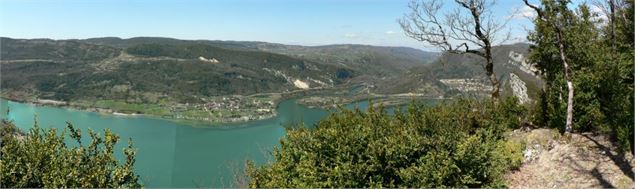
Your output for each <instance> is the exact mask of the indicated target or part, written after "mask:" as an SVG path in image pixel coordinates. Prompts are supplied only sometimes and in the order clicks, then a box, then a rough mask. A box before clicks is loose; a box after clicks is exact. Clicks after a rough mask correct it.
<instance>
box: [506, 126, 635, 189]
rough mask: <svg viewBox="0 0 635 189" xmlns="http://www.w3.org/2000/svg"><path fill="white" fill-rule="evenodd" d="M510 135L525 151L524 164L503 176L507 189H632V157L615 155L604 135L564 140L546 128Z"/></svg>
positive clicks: (573, 135)
mask: <svg viewBox="0 0 635 189" xmlns="http://www.w3.org/2000/svg"><path fill="white" fill-rule="evenodd" d="M512 135H516V136H515V137H516V140H522V141H523V142H524V143H525V144H526V146H527V149H526V150H525V152H524V155H525V162H524V163H523V165H522V166H521V167H520V168H519V169H518V170H515V171H512V172H510V173H508V174H507V175H506V179H507V182H508V186H509V187H510V188H635V185H634V184H633V176H634V173H633V172H634V171H635V169H633V167H635V160H634V159H633V156H632V155H630V154H627V155H625V156H621V155H620V154H618V153H617V152H616V145H613V144H611V143H610V142H609V141H608V140H607V139H606V137H604V136H600V135H594V134H592V133H582V134H572V135H571V138H570V139H565V137H560V136H559V134H557V132H555V131H553V130H548V129H535V130H531V131H524V132H523V131H517V132H514V134H512ZM512 138H514V137H512ZM623 157H624V158H623Z"/></svg>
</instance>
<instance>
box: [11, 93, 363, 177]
mask: <svg viewBox="0 0 635 189" xmlns="http://www.w3.org/2000/svg"><path fill="white" fill-rule="evenodd" d="M346 107H347V108H354V107H359V108H360V109H366V108H367V107H368V101H360V102H356V103H353V104H349V105H347V106H346ZM7 108H9V109H10V113H9V114H8V115H6V110H7ZM0 110H1V112H2V118H4V117H7V116H8V119H10V120H12V121H13V122H14V123H15V124H16V126H17V127H19V128H20V129H22V130H24V131H27V130H28V129H29V128H31V127H33V124H34V118H37V121H38V124H39V126H40V127H43V128H57V129H58V130H63V129H64V128H65V127H66V124H65V122H66V121H69V122H71V123H73V125H75V127H76V128H80V129H82V132H86V130H87V129H88V128H92V129H93V130H95V131H99V132H100V133H102V134H103V130H104V129H105V128H109V129H110V130H112V131H113V132H114V133H116V134H118V135H119V136H120V137H121V140H120V141H119V143H118V147H117V148H118V150H117V154H116V155H117V156H118V157H122V153H121V151H122V150H121V149H123V148H124V147H125V146H126V145H127V139H128V138H132V139H133V142H134V147H135V148H136V149H137V157H136V158H137V161H136V164H135V169H136V171H137V173H138V174H140V175H141V179H142V181H143V183H144V185H145V186H146V187H170V188H174V187H231V186H232V185H231V184H232V183H233V178H234V177H233V175H234V174H235V173H242V170H243V168H244V163H245V160H247V159H250V160H254V161H255V162H256V163H257V164H262V163H264V162H267V161H271V156H270V152H271V149H272V148H273V147H274V146H277V145H278V144H279V140H280V139H281V138H282V137H283V136H284V135H285V130H284V127H283V126H284V125H288V124H289V123H299V122H304V123H305V125H308V126H311V125H313V124H314V123H317V122H318V121H319V120H320V119H322V118H324V117H326V116H327V115H328V112H327V111H325V110H322V109H312V108H307V107H305V106H302V105H299V104H296V103H295V100H286V101H283V102H281V103H280V104H279V105H278V108H277V111H278V115H277V116H276V117H274V118H271V119H267V120H259V121H252V122H246V123H232V124H226V125H222V126H215V127H192V126H189V125H183V124H180V123H176V122H173V121H169V120H164V119H158V118H152V117H148V116H115V115H110V114H101V113H95V112H85V111H78V110H72V109H65V108H58V107H48V106H37V105H33V104H28V103H19V102H13V101H7V100H5V99H1V100H0ZM83 136H87V135H86V134H83Z"/></svg>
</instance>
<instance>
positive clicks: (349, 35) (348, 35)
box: [344, 33, 359, 38]
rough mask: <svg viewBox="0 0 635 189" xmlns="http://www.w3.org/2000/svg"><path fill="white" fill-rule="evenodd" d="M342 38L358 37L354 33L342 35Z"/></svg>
mask: <svg viewBox="0 0 635 189" xmlns="http://www.w3.org/2000/svg"><path fill="white" fill-rule="evenodd" d="M344 37H346V38H356V37H359V35H357V34H356V33H347V34H345V35H344Z"/></svg>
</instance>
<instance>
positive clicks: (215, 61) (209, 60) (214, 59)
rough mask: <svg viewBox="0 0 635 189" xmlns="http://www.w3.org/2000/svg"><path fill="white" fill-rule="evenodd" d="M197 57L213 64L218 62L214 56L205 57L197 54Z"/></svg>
mask: <svg viewBox="0 0 635 189" xmlns="http://www.w3.org/2000/svg"><path fill="white" fill-rule="evenodd" d="M198 59H199V60H200V61H203V62H211V63H214V64H216V63H219V61H218V60H216V58H211V59H207V58H205V57H202V56H199V57H198Z"/></svg>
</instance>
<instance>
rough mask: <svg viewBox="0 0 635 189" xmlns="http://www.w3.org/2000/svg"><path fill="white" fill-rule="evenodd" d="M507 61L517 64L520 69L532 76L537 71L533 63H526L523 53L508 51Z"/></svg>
mask: <svg viewBox="0 0 635 189" xmlns="http://www.w3.org/2000/svg"><path fill="white" fill-rule="evenodd" d="M509 63H510V64H513V65H516V66H518V67H519V68H520V70H522V71H523V72H525V73H528V74H531V75H533V76H536V72H538V68H537V67H536V65H535V64H530V63H528V62H527V60H526V59H525V56H523V54H520V53H517V52H514V51H509Z"/></svg>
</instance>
